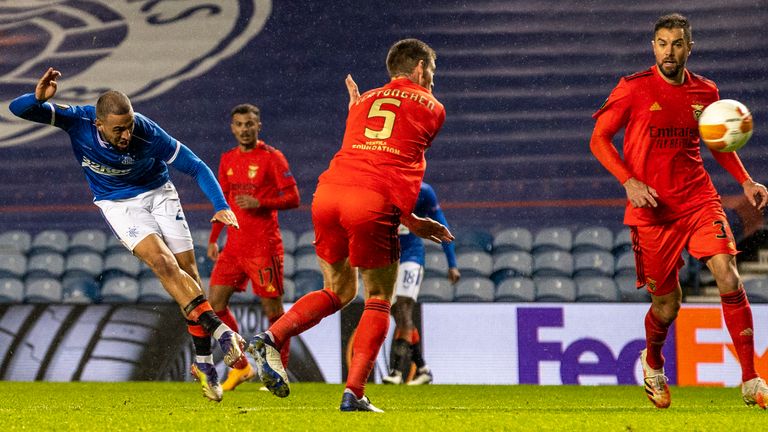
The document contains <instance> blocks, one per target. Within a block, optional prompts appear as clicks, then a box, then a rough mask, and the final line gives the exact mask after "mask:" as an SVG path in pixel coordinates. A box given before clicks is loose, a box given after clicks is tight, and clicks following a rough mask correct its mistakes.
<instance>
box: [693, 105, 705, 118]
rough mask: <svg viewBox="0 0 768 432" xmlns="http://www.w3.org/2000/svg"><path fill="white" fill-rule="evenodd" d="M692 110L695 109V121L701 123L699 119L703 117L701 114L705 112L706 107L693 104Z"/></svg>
mask: <svg viewBox="0 0 768 432" xmlns="http://www.w3.org/2000/svg"><path fill="white" fill-rule="evenodd" d="M691 108H693V119H694V120H696V121H699V117H701V113H702V112H703V111H704V105H702V104H693V105H691Z"/></svg>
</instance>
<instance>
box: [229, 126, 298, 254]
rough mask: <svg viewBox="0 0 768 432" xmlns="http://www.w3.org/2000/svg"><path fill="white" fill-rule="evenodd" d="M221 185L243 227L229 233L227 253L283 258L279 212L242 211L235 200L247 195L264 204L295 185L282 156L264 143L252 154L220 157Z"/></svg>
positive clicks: (238, 152)
mask: <svg viewBox="0 0 768 432" xmlns="http://www.w3.org/2000/svg"><path fill="white" fill-rule="evenodd" d="M219 183H220V184H221V189H222V191H223V192H224V196H225V197H226V198H227V202H228V203H229V205H230V206H231V207H232V211H233V212H234V213H235V216H237V221H238V223H239V225H240V229H231V228H228V229H227V244H226V245H225V248H226V249H227V251H228V253H234V254H237V255H241V256H242V255H250V256H272V255H278V254H282V253H283V241H282V237H281V236H280V227H279V226H278V224H277V210H274V209H266V208H256V209H243V208H240V206H238V205H237V203H236V202H235V197H236V196H237V195H241V194H245V195H251V196H253V197H256V198H258V199H260V200H263V199H268V198H272V197H275V196H277V195H278V194H279V192H280V190H282V189H285V188H288V187H292V186H294V185H296V180H295V179H294V178H293V174H292V173H291V170H290V168H289V167H288V161H287V160H286V159H285V156H283V153H281V152H280V150H277V149H276V148H274V147H270V146H268V145H266V144H265V143H264V142H263V141H261V140H259V142H258V143H257V144H256V146H255V147H254V148H253V150H251V151H249V152H244V151H242V150H240V148H239V147H235V148H234V149H232V150H229V151H227V152H225V153H224V154H222V155H221V162H220V164H219Z"/></svg>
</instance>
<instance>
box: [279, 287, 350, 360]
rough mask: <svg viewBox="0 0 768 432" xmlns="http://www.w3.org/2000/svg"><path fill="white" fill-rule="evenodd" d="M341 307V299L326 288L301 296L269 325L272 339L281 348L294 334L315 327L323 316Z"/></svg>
mask: <svg viewBox="0 0 768 432" xmlns="http://www.w3.org/2000/svg"><path fill="white" fill-rule="evenodd" d="M339 309H341V300H340V299H339V296H337V295H336V293H334V292H333V291H331V290H329V289H327V288H325V289H322V290H318V291H312V292H311V293H309V294H307V295H305V296H303V297H302V298H300V299H299V300H298V301H297V302H296V303H295V304H294V305H293V307H291V309H290V310H289V311H288V312H286V313H285V314H284V315H283V316H282V317H280V319H279V320H277V321H276V322H275V323H274V324H272V325H271V326H270V327H269V331H270V332H271V333H272V340H273V341H274V342H275V345H276V346H277V347H278V348H281V347H282V346H283V344H284V343H286V341H288V339H290V338H291V337H292V336H296V335H297V334H299V333H301V332H303V331H305V330H308V329H310V328H312V327H314V326H315V325H316V324H317V323H319V322H320V320H322V319H323V318H325V317H327V316H328V315H332V314H334V313H336V311H338V310H339Z"/></svg>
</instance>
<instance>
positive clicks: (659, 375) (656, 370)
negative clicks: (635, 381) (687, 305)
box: [640, 284, 682, 408]
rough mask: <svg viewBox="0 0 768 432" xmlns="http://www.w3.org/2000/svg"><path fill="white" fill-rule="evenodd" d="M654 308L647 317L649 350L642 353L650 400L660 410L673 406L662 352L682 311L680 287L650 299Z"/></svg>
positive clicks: (644, 375) (646, 333) (644, 380)
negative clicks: (679, 312)
mask: <svg viewBox="0 0 768 432" xmlns="http://www.w3.org/2000/svg"><path fill="white" fill-rule="evenodd" d="M651 297H652V299H651V307H650V309H649V310H648V313H647V314H646V316H645V338H646V349H644V350H642V351H641V352H640V365H641V366H642V369H643V382H644V385H645V393H646V395H647V396H648V399H649V400H650V401H651V402H652V403H653V404H654V405H655V406H656V407H657V408H668V407H669V405H670V403H671V402H672V395H671V394H670V392H669V385H668V384H667V381H668V379H667V376H666V375H665V373H664V357H663V356H662V355H661V349H662V347H663V346H664V342H665V341H666V338H667V331H668V330H669V326H670V325H672V322H674V320H675V318H677V313H678V311H679V310H680V304H681V301H682V289H681V288H680V285H679V284H678V285H677V287H676V288H675V289H674V290H673V291H672V292H671V293H669V294H665V295H653V296H651Z"/></svg>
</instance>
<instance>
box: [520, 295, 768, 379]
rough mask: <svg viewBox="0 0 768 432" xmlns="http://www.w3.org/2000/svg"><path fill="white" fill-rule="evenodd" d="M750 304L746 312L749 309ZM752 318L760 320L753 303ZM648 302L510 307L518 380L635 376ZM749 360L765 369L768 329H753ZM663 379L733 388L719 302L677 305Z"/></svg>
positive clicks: (734, 372)
mask: <svg viewBox="0 0 768 432" xmlns="http://www.w3.org/2000/svg"><path fill="white" fill-rule="evenodd" d="M754 309H755V308H753V313H754V312H755V310H754ZM758 309H759V310H758V311H757V312H758V313H755V320H754V321H755V323H760V322H763V323H764V322H767V321H766V320H765V319H764V317H763V315H766V310H765V309H763V308H758ZM647 310H648V306H647V305H566V306H561V307H534V308H518V309H517V343H518V347H517V348H518V360H519V363H518V374H519V382H520V383H521V384H560V383H561V384H590V383H591V384H595V383H597V384H622V385H635V384H638V383H639V382H641V379H642V372H641V370H640V365H639V361H638V357H639V352H640V350H642V349H643V348H645V329H644V326H643V320H644V317H645V313H646V311H647ZM757 331H758V333H763V337H762V339H757V338H756V339H755V348H756V355H755V365H756V368H757V371H758V373H759V374H761V375H764V376H766V375H768V350H766V345H768V343H766V342H768V338H766V337H765V333H766V332H768V328H766V329H765V330H762V332H761V329H759V328H758V330H757ZM663 354H664V357H665V359H666V364H665V371H666V374H667V376H668V378H669V381H670V384H679V385H689V386H693V385H719V386H723V385H725V386H736V385H738V384H739V382H740V380H741V369H740V366H739V363H738V360H737V356H736V351H735V348H734V347H733V344H732V342H731V340H730V336H729V334H728V330H727V329H726V326H725V324H724V322H723V318H722V311H721V309H720V307H719V305H712V306H711V307H710V306H694V307H687V306H684V307H683V309H682V310H681V311H680V314H679V316H678V318H677V320H676V322H675V325H673V326H672V327H671V328H670V331H669V334H668V336H667V343H666V344H665V346H664V351H663Z"/></svg>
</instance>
